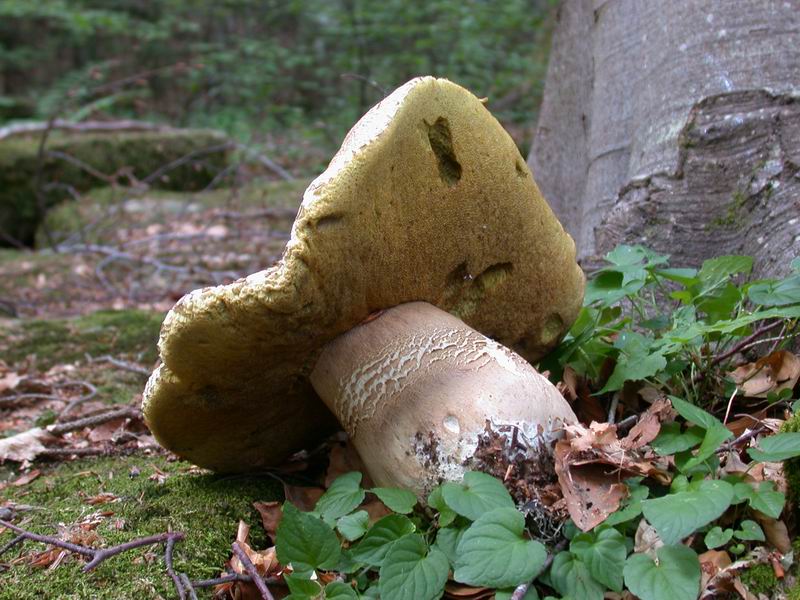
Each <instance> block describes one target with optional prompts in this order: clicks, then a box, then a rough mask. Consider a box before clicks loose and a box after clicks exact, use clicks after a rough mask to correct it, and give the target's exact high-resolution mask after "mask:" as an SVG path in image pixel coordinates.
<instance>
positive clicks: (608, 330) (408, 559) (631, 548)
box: [276, 246, 800, 600]
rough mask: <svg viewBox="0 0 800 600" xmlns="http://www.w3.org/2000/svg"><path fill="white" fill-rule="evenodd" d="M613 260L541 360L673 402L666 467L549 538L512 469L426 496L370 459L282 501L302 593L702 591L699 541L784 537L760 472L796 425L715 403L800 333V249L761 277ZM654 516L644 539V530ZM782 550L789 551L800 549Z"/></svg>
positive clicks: (604, 390)
mask: <svg viewBox="0 0 800 600" xmlns="http://www.w3.org/2000/svg"><path fill="white" fill-rule="evenodd" d="M607 260H608V263H609V264H608V266H606V267H604V268H603V269H601V270H600V271H599V272H598V273H596V275H595V276H594V277H593V278H592V279H591V280H590V281H589V284H588V286H587V293H586V302H585V307H584V309H583V310H582V312H581V314H580V316H579V317H578V320H577V322H576V323H575V325H574V326H573V327H572V329H571V331H570V333H569V335H568V337H567V339H565V340H564V342H563V343H562V345H561V346H560V347H559V348H558V349H557V350H556V352H554V353H553V355H551V357H550V358H549V362H548V363H547V365H546V367H547V368H550V369H551V373H553V374H554V376H555V377H561V375H562V373H563V372H564V370H566V368H567V367H569V368H571V369H573V370H574V371H575V372H576V373H577V374H578V375H579V376H581V377H583V378H585V379H586V380H587V381H588V383H589V387H590V391H592V392H594V395H595V396H597V397H599V398H600V399H608V398H610V397H611V396H613V395H614V394H615V393H618V392H620V391H621V390H623V387H625V386H626V385H633V386H634V387H633V389H634V390H635V389H638V388H641V387H642V386H643V385H648V386H649V387H652V388H655V389H656V390H658V392H659V393H660V394H662V395H664V396H666V397H667V398H668V399H669V402H670V404H671V407H672V409H673V410H674V412H675V413H677V418H675V419H674V420H672V419H671V417H668V418H665V419H664V420H663V421H664V422H662V423H660V424H659V427H660V429H659V433H658V435H657V436H656V437H654V438H651V441H650V443H649V444H647V445H646V446H645V447H644V448H642V449H641V451H642V456H645V457H649V458H648V459H647V460H659V457H668V458H669V460H668V461H665V464H668V465H669V468H668V472H667V473H666V479H667V481H668V483H666V484H665V483H664V480H663V478H662V479H661V480H660V481H654V480H651V479H647V478H643V477H636V478H633V479H628V480H626V481H625V485H626V486H627V492H628V493H627V498H626V499H625V500H624V501H623V502H622V504H621V506H620V507H619V508H618V510H616V511H615V512H612V513H611V514H610V515H609V516H608V517H607V518H606V519H604V521H603V522H602V523H600V524H599V525H596V526H595V527H593V528H592V529H589V530H588V531H580V530H578V528H577V527H576V526H575V525H574V524H573V523H572V522H571V521H569V520H568V521H567V522H566V523H565V524H564V526H563V527H562V529H561V531H562V533H563V539H561V540H560V541H555V540H553V539H552V538H551V539H547V540H544V539H541V540H538V539H537V537H536V536H537V527H536V526H535V524H534V523H533V522H532V521H531V519H526V516H525V513H524V512H523V511H522V510H520V508H519V507H518V506H517V505H515V502H514V500H513V499H512V497H511V495H510V494H509V492H508V491H507V490H506V488H505V486H504V485H503V483H502V482H501V481H500V480H498V479H495V478H493V477H491V476H489V475H487V474H484V473H479V472H468V473H467V474H466V475H465V477H464V480H463V481H462V482H460V483H454V482H446V483H443V484H441V485H440V486H439V487H437V488H435V489H434V490H433V491H432V492H431V493H430V495H429V496H428V498H427V503H425V504H417V502H416V498H415V497H414V495H413V494H411V493H410V492H408V491H404V490H395V489H387V488H374V489H371V490H365V489H363V488H362V487H361V475H360V474H359V473H348V474H346V475H344V476H342V477H340V478H339V479H337V480H336V481H335V482H334V483H333V485H332V486H331V487H330V488H329V489H328V490H327V492H326V493H325V494H324V495H323V496H322V497H321V498H320V500H319V501H318V503H317V504H316V506H315V508H314V510H313V511H311V512H301V511H300V510H298V509H297V508H295V507H294V506H292V505H291V504H288V503H287V504H285V505H284V509H283V520H282V521H281V524H280V526H279V528H278V532H277V539H276V548H277V555H278V559H279V561H280V562H281V564H282V565H284V566H290V567H291V570H292V574H291V575H289V576H288V578H287V584H288V585H289V588H290V591H291V595H290V596H289V597H290V598H291V599H293V600H301V599H312V598H313V599H317V598H337V599H338V598H377V597H380V598H383V599H388V600H395V599H396V600H401V599H407V598H414V599H419V600H426V599H436V598H440V597H441V596H442V595H443V593H444V590H445V584H446V583H447V582H448V580H453V581H455V582H458V583H461V584H464V585H468V586H475V587H478V588H489V589H492V590H494V591H495V598H498V599H507V598H511V597H512V595H513V597H514V598H515V599H516V598H525V599H526V600H531V599H537V598H540V597H542V598H545V599H547V598H580V599H582V600H602V598H603V597H604V594H605V593H606V592H608V591H611V592H617V593H621V592H623V591H625V590H627V591H629V592H631V593H633V594H635V595H636V596H637V597H639V598H641V599H642V600H693V599H695V598H697V597H698V594H700V592H701V587H700V586H701V562H702V560H701V559H702V554H703V553H704V552H707V551H711V550H717V551H720V552H726V553H728V554H729V555H732V556H734V557H738V558H740V559H744V558H746V557H748V556H755V554H754V553H753V551H754V550H755V549H757V548H759V547H761V546H764V545H766V544H770V543H773V544H774V543H775V542H774V539H771V538H770V535H769V533H765V531H766V529H767V526H768V525H770V526H773V525H775V524H780V525H782V522H781V521H780V518H781V515H782V513H783V511H784V507H785V505H786V497H785V495H784V493H783V492H781V491H780V490H779V489H778V488H777V486H776V485H775V483H774V481H773V480H771V479H770V478H769V477H766V476H759V477H754V476H753V473H754V472H756V471H758V470H759V469H760V468H761V467H759V465H760V464H763V463H778V462H785V461H788V460H790V459H794V458H796V457H800V433H797V432H793V431H786V432H783V433H777V434H768V435H764V436H762V437H757V436H756V435H755V434H751V435H749V436H747V435H744V436H740V437H739V438H735V439H734V436H733V433H732V432H731V430H730V429H729V428H728V427H726V426H725V425H724V424H723V421H722V420H721V419H720V418H718V417H717V416H715V414H713V413H714V412H715V411H714V407H715V406H716V400H717V399H718V398H724V399H725V400H726V401H732V398H733V397H734V396H735V395H736V393H738V391H739V388H737V386H736V383H735V382H734V381H732V380H731V378H730V376H729V370H730V367H731V364H730V363H731V362H732V360H734V357H735V356H737V355H738V354H740V353H742V352H747V351H748V350H749V349H751V348H753V347H755V346H756V345H757V344H758V343H761V342H763V341H764V340H763V339H762V337H763V336H764V335H765V334H767V333H768V332H770V331H773V332H775V333H779V335H778V336H777V337H775V338H772V339H770V340H769V341H770V342H772V345H773V350H775V349H779V348H781V347H782V345H786V343H787V341H789V340H791V338H792V337H793V336H795V335H796V329H797V324H798V318H800V259H795V260H794V261H793V262H792V263H791V269H792V273H791V274H790V276H789V277H787V278H785V279H783V280H759V281H751V282H747V281H738V279H739V278H740V277H741V276H744V275H747V274H749V273H750V271H751V269H752V265H753V261H752V259H750V258H749V257H744V256H724V257H719V258H715V259H711V260H708V261H706V262H704V263H703V265H702V266H701V267H700V268H699V269H675V268H669V267H668V266H667V258H666V257H665V256H660V255H658V254H656V253H654V252H652V251H650V250H647V249H645V248H642V247H638V246H636V247H632V246H620V247H618V248H617V249H616V250H614V251H613V252H611V253H609V254H608V256H607ZM791 395H792V392H791V390H790V389H789V390H786V389H784V390H782V391H779V392H770V394H767V395H766V402H767V404H771V405H772V406H773V407H774V406H775V405H776V404H777V403H781V406H782V407H783V408H785V409H789V408H791V410H792V411H794V410H796V409H797V408H798V406H797V405H798V402H795V403H792V402H791V401H790V400H791ZM706 409H708V410H706ZM673 414H674V413H673ZM654 435H655V434H654ZM730 457H735V460H734V459H733V458H730ZM367 494H374V495H376V496H377V497H378V498H379V499H380V500H381V501H382V502H383V503H384V504H385V505H386V506H387V507H388V508H389V509H390V510H391V511H392V514H390V515H388V516H385V517H383V518H381V519H379V520H377V521H376V522H371V521H370V518H369V515H368V514H367V512H366V511H364V510H361V509H360V508H359V507H360V506H361V505H362V502H363V501H364V500H365V497H366V496H367ZM647 531H649V532H650V533H649V534H647V535H649V536H650V538H652V540H653V543H651V544H650V545H649V546H648V545H647V544H643V543H642V541H641V539H640V536H642V537H643V536H644V534H643V533H642V532H647ZM784 560H785V562H784V567H786V568H789V567H790V566H791V564H792V555H791V553H789V554H786V555H785V558H784ZM753 564H756V566H758V562H757V561H756V562H754V563H753ZM762 566H763V565H762ZM323 572H325V573H326V575H325V576H323V577H320V575H322V573H323ZM331 575H333V577H331ZM734 576H735V575H734ZM332 578H333V580H334V581H333V582H332V583H328V584H327V585H323V584H321V583H320V582H321V581H323V580H327V581H330V580H331V579H332ZM548 594H549V595H548Z"/></svg>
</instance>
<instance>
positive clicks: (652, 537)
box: [633, 519, 664, 559]
mask: <svg viewBox="0 0 800 600" xmlns="http://www.w3.org/2000/svg"><path fill="white" fill-rule="evenodd" d="M633 542H634V546H633V551H634V552H640V553H642V554H647V555H648V556H650V557H651V558H653V559H656V558H657V556H656V550H658V549H659V548H661V546H663V545H664V542H662V541H661V538H660V537H659V535H658V532H657V531H656V528H655V527H653V526H652V525H650V523H648V522H647V521H646V520H645V519H642V520H640V521H639V526H638V527H637V528H636V533H635V534H634V536H633Z"/></svg>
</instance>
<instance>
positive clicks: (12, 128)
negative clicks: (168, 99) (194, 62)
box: [0, 119, 174, 140]
mask: <svg viewBox="0 0 800 600" xmlns="http://www.w3.org/2000/svg"><path fill="white" fill-rule="evenodd" d="M48 129H57V130H59V131H71V132H75V133H91V132H95V131H116V132H121V131H174V129H173V128H172V127H169V126H166V125H160V124H158V123H148V122H147V121H134V120H122V121H83V122H81V123H76V122H75V121H67V120H64V119H55V120H54V121H53V122H52V124H51V123H48V122H46V121H41V122H40V121H37V122H33V123H16V124H14V125H7V126H6V127H0V140H3V139H5V138H8V137H11V136H14V135H25V134H29V133H40V132H43V131H47V130H48Z"/></svg>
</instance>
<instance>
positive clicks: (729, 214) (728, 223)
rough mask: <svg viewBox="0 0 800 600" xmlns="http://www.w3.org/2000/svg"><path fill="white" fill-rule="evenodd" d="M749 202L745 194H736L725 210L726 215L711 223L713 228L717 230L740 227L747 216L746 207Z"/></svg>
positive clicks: (737, 192)
mask: <svg viewBox="0 0 800 600" xmlns="http://www.w3.org/2000/svg"><path fill="white" fill-rule="evenodd" d="M747 200H748V196H747V194H745V193H744V192H742V191H736V192H734V193H733V199H732V200H731V201H730V203H729V204H728V206H727V207H726V208H725V213H724V214H723V215H721V216H719V217H717V218H716V219H714V220H713V221H711V226H712V227H714V228H717V229H719V228H730V227H738V226H740V225H741V224H742V222H743V221H742V219H743V218H744V216H745V214H746V212H745V211H744V206H745V204H746V203H747Z"/></svg>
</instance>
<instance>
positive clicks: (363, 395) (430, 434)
mask: <svg viewBox="0 0 800 600" xmlns="http://www.w3.org/2000/svg"><path fill="white" fill-rule="evenodd" d="M311 383H312V384H313V386H314V389H315V390H316V391H317V393H318V394H319V395H320V397H321V398H322V400H323V401H324V402H325V404H326V405H327V406H328V407H329V408H330V409H331V411H332V412H333V413H334V414H335V415H336V417H337V418H338V419H339V421H340V422H341V423H342V425H343V426H344V428H345V430H346V431H347V433H348V434H349V435H350V437H351V439H352V440H353V443H354V444H355V446H356V449H357V450H358V452H359V454H360V455H361V458H362V459H363V461H364V463H365V465H366V467H367V470H368V471H369V474H370V476H371V477H372V479H373V480H374V481H375V482H376V483H377V484H378V485H381V486H399V487H404V488H408V489H412V490H415V491H416V492H417V493H419V494H424V493H425V492H427V490H428V489H430V488H431V487H433V486H434V485H436V484H437V483H438V482H439V481H441V480H442V479H450V480H457V479H460V477H461V476H462V474H463V472H464V470H465V467H464V463H465V461H467V460H468V459H469V458H470V457H471V456H472V455H473V453H474V451H475V448H476V446H477V442H478V437H479V435H480V434H481V433H482V432H484V431H485V428H486V425H487V423H488V424H490V425H493V426H501V425H513V426H515V427H517V428H518V429H519V431H520V432H521V433H522V434H523V435H524V436H526V437H527V438H528V439H531V440H535V439H537V438H538V437H539V436H541V435H546V434H547V433H549V432H550V431H552V430H553V429H554V428H558V427H559V424H560V423H561V422H563V421H567V422H572V421H574V420H575V415H574V413H573V412H572V410H571V409H570V407H569V405H568V404H567V402H566V401H565V400H564V398H563V397H562V396H561V394H560V393H559V392H558V390H556V388H555V387H554V386H553V385H552V384H551V383H550V382H549V381H548V380H547V378H545V377H543V376H542V375H540V374H539V373H538V372H536V370H535V369H534V368H533V367H532V366H531V365H529V364H528V363H527V362H525V360H523V359H522V358H521V357H519V356H518V355H516V354H514V353H513V352H512V351H510V350H509V349H507V348H505V347H504V346H501V345H500V344H498V343H496V342H494V341H493V340H491V339H489V338H487V337H486V336H484V335H482V334H480V333H478V332H477V331H475V330H473V329H471V328H470V327H468V326H467V325H466V324H464V323H463V322H462V321H460V320H459V319H457V318H456V317H454V316H452V315H450V314H448V313H446V312H444V311H442V310H440V309H438V308H436V307H435V306H432V305H430V304H427V303H424V302H411V303H408V304H402V305H400V306H397V307H394V308H392V309H389V310H386V311H384V312H383V313H381V314H380V315H378V316H377V317H376V318H374V319H372V320H369V321H367V322H365V323H362V324H360V325H359V326H357V327H355V328H353V329H352V330H350V331H348V332H347V333H345V334H343V335H341V336H339V337H338V338H336V339H335V340H333V341H332V342H330V343H329V344H328V345H327V346H325V348H324V350H323V352H322V355H321V356H320V358H319V360H318V362H317V365H316V367H315V369H314V371H313V373H312V374H311Z"/></svg>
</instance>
